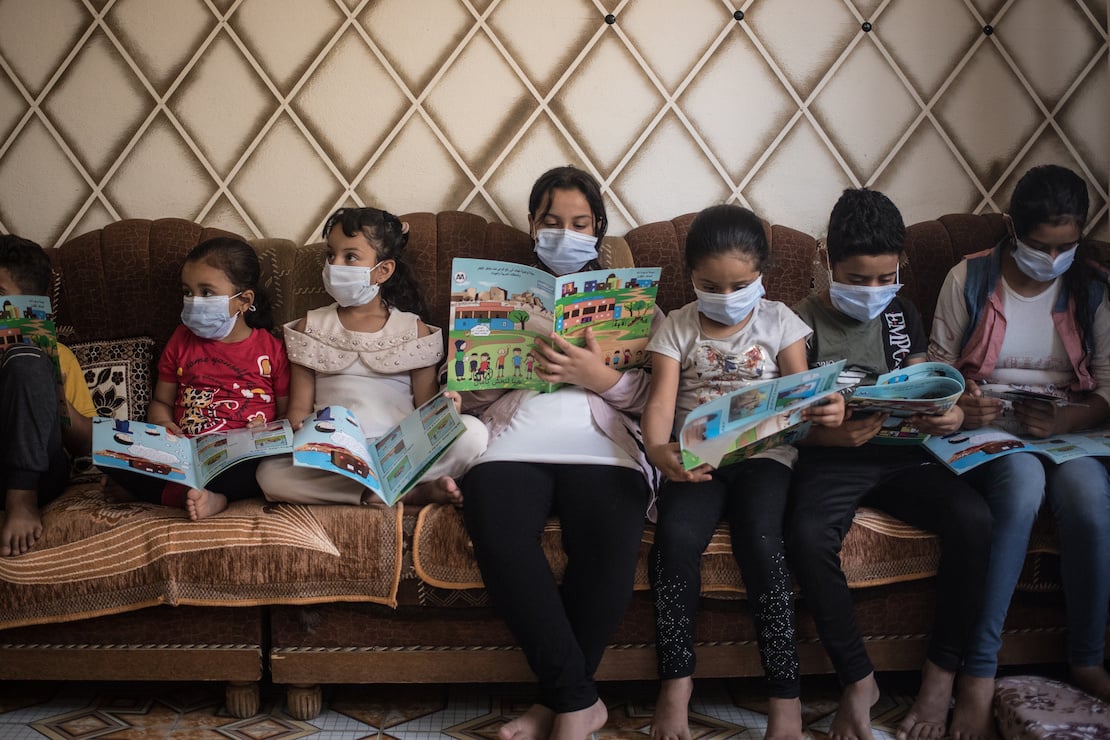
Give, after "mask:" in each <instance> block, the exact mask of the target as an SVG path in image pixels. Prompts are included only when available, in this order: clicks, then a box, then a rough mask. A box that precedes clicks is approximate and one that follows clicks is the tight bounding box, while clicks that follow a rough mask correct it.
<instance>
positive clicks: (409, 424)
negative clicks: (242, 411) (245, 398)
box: [93, 396, 464, 505]
mask: <svg viewBox="0 0 1110 740" xmlns="http://www.w3.org/2000/svg"><path fill="white" fill-rule="evenodd" d="M463 429H464V427H463V424H462V421H461V420H460V419H459V416H458V414H457V413H456V411H455V405H454V404H453V403H452V402H451V401H450V400H449V399H446V398H444V397H443V396H436V397H435V398H433V399H431V400H430V401H428V402H427V403H425V404H424V405H423V406H421V407H420V408H418V409H416V410H415V411H413V412H412V413H411V414H409V415H408V416H406V417H405V418H404V419H402V420H401V422H400V423H399V424H397V425H396V426H395V427H393V428H392V429H390V430H389V431H388V432H386V433H385V434H384V435H382V436H381V437H379V438H377V439H370V440H368V439H366V436H365V435H364V434H363V432H362V427H361V426H360V425H359V423H358V420H357V419H356V418H355V416H354V415H353V414H352V413H351V412H350V411H348V410H347V409H345V408H343V407H342V406H327V407H324V408H322V409H319V410H318V411H316V412H315V413H314V414H313V415H312V416H311V417H309V418H308V419H306V420H305V422H304V424H303V425H302V426H301V428H300V429H299V430H297V432H295V433H294V432H293V429H292V427H291V426H290V424H289V422H288V421H286V420H281V421H275V422H270V423H268V424H262V425H259V426H256V427H246V428H242V429H232V430H229V431H226V432H209V433H207V434H202V435H199V436H196V437H184V436H181V435H177V434H174V433H173V432H171V431H169V430H168V429H166V428H165V427H163V426H159V425H157V424H149V423H146V422H139V421H128V420H123V419H106V418H96V419H93V463H94V464H95V465H97V466H98V467H101V468H118V469H122V470H131V471H133V472H136V473H142V474H144V475H149V476H153V477H155V478H162V479H163V480H167V481H175V482H178V483H182V484H184V485H186V486H189V487H191V488H203V487H204V486H205V485H206V484H207V483H208V482H209V481H211V480H212V479H213V478H215V477H216V476H218V475H219V474H220V473H222V472H223V471H225V470H227V469H228V468H229V467H231V466H232V465H235V464H236V463H239V462H242V461H244V460H249V459H253V458H259V457H269V456H271V455H283V454H290V453H291V454H292V455H293V464H294V465H299V466H303V467H311V468H317V469H320V470H327V471H330V472H333V473H337V474H339V475H343V476H346V477H347V478H351V479H353V480H356V481H358V482H360V483H362V484H363V485H365V486H366V487H367V488H369V489H370V490H371V491H373V492H374V493H375V494H377V495H378V496H379V497H380V498H381V499H382V500H383V501H385V502H386V503H387V504H389V505H393V504H394V503H396V502H397V500H398V499H400V498H401V496H403V495H404V494H405V493H406V492H407V491H408V489H409V488H411V487H412V485H413V484H414V483H415V482H416V481H418V480H419V478H420V474H421V473H422V472H424V471H425V470H427V468H428V467H430V466H431V465H432V463H434V462H435V461H436V460H437V459H438V458H439V457H440V455H442V454H443V452H444V451H446V449H447V448H448V447H450V445H451V443H452V442H454V441H455V440H456V439H457V438H458V437H459V435H461V434H462V432H463Z"/></svg>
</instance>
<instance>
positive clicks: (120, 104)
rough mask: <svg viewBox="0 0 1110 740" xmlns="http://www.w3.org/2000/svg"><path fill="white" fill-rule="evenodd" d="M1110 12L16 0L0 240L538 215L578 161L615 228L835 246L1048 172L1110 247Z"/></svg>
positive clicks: (308, 235) (1031, 5)
mask: <svg viewBox="0 0 1110 740" xmlns="http://www.w3.org/2000/svg"><path fill="white" fill-rule="evenodd" d="M1108 5H1110V3H1108V2H1107V0H927V1H926V0H683V1H682V2H674V1H673V0H549V1H548V2H539V0H96V1H93V0H0V230H2V231H8V232H16V233H21V234H23V235H25V236H28V237H30V238H33V239H36V240H38V241H40V242H41V243H43V244H47V245H54V244H58V243H61V242H62V241H64V240H66V239H68V238H70V237H72V236H76V235H77V234H79V233H82V232H84V231H86V230H89V229H93V228H98V227H100V226H103V225H104V224H106V223H108V222H110V221H113V220H116V219H119V218H126V217H147V218H153V217H159V216H179V217H183V218H188V219H193V220H196V221H200V222H202V223H206V224H210V225H214V226H221V227H224V228H227V229H230V230H233V231H238V232H240V233H243V234H245V235H250V236H284V237H289V238H292V239H295V240H299V241H313V240H315V239H316V238H317V237H316V235H317V234H318V233H319V229H320V227H321V225H322V223H323V221H324V219H325V217H326V216H327V214H328V213H330V212H331V211H332V210H333V209H334V208H336V207H338V206H340V205H351V204H359V205H363V204H376V205H381V206H383V207H386V208H389V209H391V210H394V211H397V212H405V211H412V210H429V211H437V210H444V209H462V210H468V211H472V212H475V213H479V214H481V215H483V216H485V217H487V218H490V219H499V220H502V221H504V222H506V223H511V224H514V225H516V226H518V227H521V226H523V225H524V220H525V211H526V204H525V201H526V197H527V191H528V188H529V186H530V184H531V182H532V180H533V179H534V178H535V176H536V175H538V174H539V173H540V172H541V171H542V170H543V169H545V168H547V167H550V166H553V165H556V164H563V163H567V162H573V163H576V164H579V165H580V166H583V167H585V168H586V169H588V170H590V171H592V172H593V173H594V174H595V175H596V176H597V177H598V178H599V179H600V180H601V181H602V183H603V184H604V187H605V193H606V198H607V200H608V205H609V209H610V221H611V233H615V234H620V233H623V232H624V231H627V230H628V229H630V228H632V227H634V226H636V225H638V224H641V223H645V222H648V221H656V220H660V219H666V218H671V217H673V216H676V215H678V214H681V213H684V212H687V211H693V210H697V209H699V208H701V207H703V206H705V205H709V204H711V203H717V202H722V201H733V202H739V203H741V204H743V205H747V206H750V207H752V208H755V209H756V210H757V211H758V212H759V213H760V214H761V215H763V216H764V217H765V218H767V219H769V220H771V221H773V222H777V223H783V224H788V225H791V226H794V227H796V228H799V229H802V230H804V231H808V232H810V233H812V234H815V235H820V234H821V233H822V231H823V228H824V222H825V219H826V218H827V214H828V211H829V209H830V207H831V205H832V203H833V201H834V200H835V198H836V197H837V195H838V193H839V191H840V190H841V189H842V188H844V187H848V186H860V185H870V186H874V187H877V188H881V189H884V190H886V191H888V192H889V193H890V194H891V195H892V196H893V197H894V198H895V199H896V201H897V202H898V203H899V204H900V205H901V207H902V209H903V211H904V214H905V216H906V219H907V221H909V222H913V221H918V220H922V219H926V218H932V217H935V216H937V215H940V214H942V213H947V212H953V211H974V212H986V211H998V210H1001V209H1004V208H1005V205H1006V203H1007V201H1008V198H1009V194H1010V192H1011V191H1012V189H1013V186H1014V183H1015V181H1016V178H1017V177H1019V176H1020V174H1021V172H1022V171H1024V170H1025V169H1026V168H1027V167H1029V166H1032V165H1034V164H1037V163H1041V162H1047V161H1054V162H1060V163H1063V164H1066V165H1068V166H1071V167H1074V168H1075V169H1077V170H1078V171H1080V172H1081V173H1082V174H1083V176H1084V177H1085V178H1086V179H1087V180H1088V182H1089V183H1090V188H1091V196H1092V197H1091V201H1092V212H1091V223H1090V227H1089V229H1090V231H1091V232H1092V233H1094V234H1096V235H1098V236H1099V237H1101V238H1103V239H1110V221H1108V216H1107V201H1108V190H1110V55H1108V53H1107V16H1108ZM610 14H612V15H611V17H610V20H614V21H615V22H613V23H608V22H607V19H606V17H607V16H609V15H610ZM988 26H989V27H990V30H991V33H987V32H985V27H988Z"/></svg>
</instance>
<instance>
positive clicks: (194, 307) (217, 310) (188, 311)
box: [181, 293, 242, 341]
mask: <svg viewBox="0 0 1110 740" xmlns="http://www.w3.org/2000/svg"><path fill="white" fill-rule="evenodd" d="M240 295H242V293H236V294H235V295H233V296H226V295H210V296H192V295H187V296H185V305H184V306H183V307H182V308H181V323H182V324H184V325H185V326H187V327H188V328H189V331H191V332H193V334H196V335H197V336H198V337H200V338H201V339H215V340H217V341H218V340H220V339H224V338H225V337H227V335H228V334H230V333H231V330H232V329H234V328H235V322H236V321H238V320H239V313H240V312H236V313H234V314H231V315H230V316H229V315H228V310H229V308H230V305H231V299H232V298H238V297H239V296H240Z"/></svg>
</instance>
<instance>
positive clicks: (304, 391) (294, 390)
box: [278, 363, 316, 432]
mask: <svg viewBox="0 0 1110 740" xmlns="http://www.w3.org/2000/svg"><path fill="white" fill-rule="evenodd" d="M279 403H280V399H279ZM315 403H316V371H315V370H313V369H312V368H308V367H305V366H304V365H298V364H296V363H291V364H290V365H289V398H288V400H287V402H286V409H285V418H286V419H288V420H289V424H290V425H291V426H292V427H293V431H294V432H295V431H297V430H298V429H300V428H301V424H303V423H304V420H305V419H307V418H308V417H309V415H310V414H311V413H312V407H313V405H314V404H315ZM278 414H279V415H280V414H281V406H280V405H279V406H278Z"/></svg>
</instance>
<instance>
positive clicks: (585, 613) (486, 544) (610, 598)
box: [462, 462, 648, 712]
mask: <svg viewBox="0 0 1110 740" xmlns="http://www.w3.org/2000/svg"><path fill="white" fill-rule="evenodd" d="M462 492H463V497H464V500H465V501H466V504H465V506H464V507H463V516H464V518H465V520H466V528H467V530H468V532H469V534H470V538H471V540H472V541H473V543H474V554H475V556H476V557H477V560H478V566H479V568H481V570H482V578H483V580H484V581H485V586H486V590H487V591H488V592H489V595H490V598H491V599H492V601H493V605H494V607H495V608H496V609H497V611H498V612H499V613H500V614H501V616H502V617H503V618H504V619H505V622H506V623H507V624H508V626H509V629H510V630H511V631H512V633H513V635H514V636H515V637H516V640H517V642H518V643H520V646H521V648H522V649H523V650H524V655H525V657H527V659H528V665H529V666H531V668H532V671H533V672H535V674H536V676H537V678H538V680H539V687H540V694H539V697H538V701H539V702H540V703H541V704H543V705H544V706H546V707H548V708H550V709H552V710H553V711H555V712H573V711H577V710H579V709H585V708H587V707H589V706H591V705H593V704H594V702H596V701H597V687H596V686H595V685H594V680H593V674H594V671H596V670H597V665H598V663H599V662H600V661H601V656H602V654H603V653H604V652H605V646H606V645H607V644H608V642H609V638H610V637H611V636H612V634H613V632H614V631H615V630H616V628H617V625H618V624H619V623H620V620H621V618H622V617H623V616H624V612H625V609H627V607H628V601H629V599H630V598H631V597H632V584H633V578H634V576H635V570H636V558H637V555H638V554H639V550H640V540H641V536H642V535H643V529H644V510H645V508H646V506H647V502H648V485H647V481H646V480H645V479H644V476H643V474H642V473H641V472H640V471H639V470H638V469H637V470H633V469H631V468H621V467H615V466H611V465H555V464H546V463H525V462H488V463H481V464H479V465H477V466H475V467H474V468H472V469H471V470H470V472H469V473H467V474H466V477H465V478H464V479H463V481H462ZM552 515H554V516H557V517H558V518H559V522H560V524H561V529H562V535H563V542H562V544H563V550H564V551H565V552H566V556H567V568H566V574H565V575H564V577H563V585H562V588H561V589H560V587H559V585H558V584H557V583H556V581H555V577H554V576H553V575H552V573H551V567H550V565H548V562H547V558H546V557H544V553H543V549H542V547H541V545H540V538H541V536H542V534H543V529H544V524H545V523H546V521H547V518H548V517H549V516H552Z"/></svg>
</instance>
